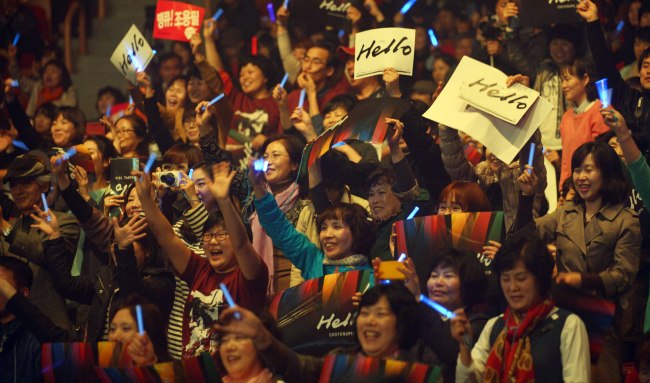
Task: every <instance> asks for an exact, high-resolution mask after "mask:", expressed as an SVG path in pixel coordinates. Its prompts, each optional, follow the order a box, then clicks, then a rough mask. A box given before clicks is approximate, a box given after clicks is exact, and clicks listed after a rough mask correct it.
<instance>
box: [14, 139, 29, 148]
mask: <svg viewBox="0 0 650 383" xmlns="http://www.w3.org/2000/svg"><path fill="white" fill-rule="evenodd" d="M11 143H12V144H14V146H15V147H17V148H20V149H24V150H26V151H29V147H27V145H26V144H25V143H24V142H22V141H18V140H11Z"/></svg>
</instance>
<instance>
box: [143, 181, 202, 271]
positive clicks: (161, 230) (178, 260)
mask: <svg viewBox="0 0 650 383" xmlns="http://www.w3.org/2000/svg"><path fill="white" fill-rule="evenodd" d="M132 175H134V176H136V182H135V190H136V193H138V198H140V204H141V205H142V211H143V212H144V214H145V217H147V222H148V223H149V230H151V233H152V234H153V236H154V238H156V242H158V245H159V246H160V247H161V248H162V249H163V251H164V252H165V255H166V256H167V257H168V258H169V261H170V262H171V264H172V266H174V269H175V270H176V272H177V273H178V274H179V275H182V274H183V273H184V272H185V269H186V268H187V264H188V263H189V260H190V254H191V251H190V249H188V248H187V246H185V244H184V243H183V241H181V239H180V238H178V237H177V236H176V235H175V234H174V229H173V228H172V225H171V224H170V223H169V221H167V219H166V218H165V216H164V215H163V213H162V212H161V211H160V210H159V209H158V206H157V205H156V203H155V201H154V200H153V196H152V192H151V191H152V189H151V179H150V178H149V175H148V174H145V173H144V172H138V171H134V172H132Z"/></svg>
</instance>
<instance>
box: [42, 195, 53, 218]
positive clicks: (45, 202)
mask: <svg viewBox="0 0 650 383" xmlns="http://www.w3.org/2000/svg"><path fill="white" fill-rule="evenodd" d="M41 201H43V211H44V212H45V213H46V214H47V213H49V212H50V208H49V206H47V198H45V193H41ZM47 220H48V222H49V221H51V220H52V217H50V216H49V215H48V216H47Z"/></svg>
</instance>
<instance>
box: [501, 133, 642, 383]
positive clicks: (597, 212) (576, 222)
mask: <svg viewBox="0 0 650 383" xmlns="http://www.w3.org/2000/svg"><path fill="white" fill-rule="evenodd" d="M529 168H530V167H528V166H527V169H529ZM571 168H572V169H573V174H572V180H573V188H574V190H575V191H576V195H575V197H574V199H573V201H571V202H567V203H566V204H565V205H563V206H561V207H559V208H558V209H557V210H555V211H554V212H552V213H550V214H547V215H546V216H543V217H540V218H537V219H535V220H533V216H532V206H531V201H532V196H531V194H532V193H534V190H535V187H536V184H537V176H536V175H535V173H534V172H532V173H530V174H529V173H528V171H524V172H523V173H522V174H521V175H520V177H519V186H520V188H521V193H522V195H520V199H519V207H518V210H517V218H516V220H515V223H514V224H513V228H512V231H511V233H510V234H509V237H511V236H514V237H517V236H526V235H529V233H530V231H529V230H526V229H528V228H527V227H526V226H527V225H531V226H532V227H529V228H532V229H534V230H535V231H536V232H537V233H538V235H539V236H540V237H541V238H542V240H543V241H545V242H547V243H550V242H553V241H555V242H556V246H557V258H556V265H557V271H558V274H557V276H556V277H555V280H556V282H557V283H558V284H559V285H560V287H565V288H566V287H568V288H570V289H577V290H579V291H581V292H582V293H586V294H595V295H596V296H597V297H599V298H602V299H608V300H610V301H612V302H613V303H615V304H616V312H615V320H614V323H619V325H617V326H615V328H614V329H613V330H611V332H609V333H606V334H605V340H604V344H603V351H602V353H601V354H600V356H599V357H598V358H597V360H598V362H597V366H596V371H597V374H598V377H599V379H603V381H608V382H617V381H620V380H621V376H620V375H621V374H620V371H621V369H620V363H621V361H620V357H619V355H621V354H620V348H621V344H620V341H619V339H620V333H621V324H620V318H621V315H622V312H623V310H626V309H628V308H629V303H628V302H627V300H625V299H622V294H623V293H624V292H625V291H627V290H628V289H629V288H630V286H631V285H632V283H633V281H634V279H635V278H636V274H637V272H638V270H639V250H640V247H641V234H640V227H639V219H638V216H637V214H636V213H635V212H634V211H633V210H631V209H630V208H627V207H625V205H624V203H625V200H626V199H627V197H628V195H629V192H630V187H629V185H628V183H627V181H626V179H625V176H624V174H623V167H622V164H621V161H620V160H619V158H618V156H617V155H616V153H615V152H614V150H613V149H612V148H610V147H609V145H607V144H605V143H598V142H596V143H594V142H588V143H585V144H583V145H581V146H580V147H578V148H577V149H576V151H575V152H574V153H573V157H572V158H571Z"/></svg>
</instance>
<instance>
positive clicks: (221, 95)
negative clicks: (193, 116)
mask: <svg viewBox="0 0 650 383" xmlns="http://www.w3.org/2000/svg"><path fill="white" fill-rule="evenodd" d="M224 96H225V95H224V94H223V93H221V94H219V95H218V96H217V97H215V98H213V99H212V100H210V102H208V105H205V106H202V107H201V113H203V112H205V109H206V108H207V107H210V106H212V105H214V104H216V103H217V102H218V101H219V100H221V99H222V98H224Z"/></svg>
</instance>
